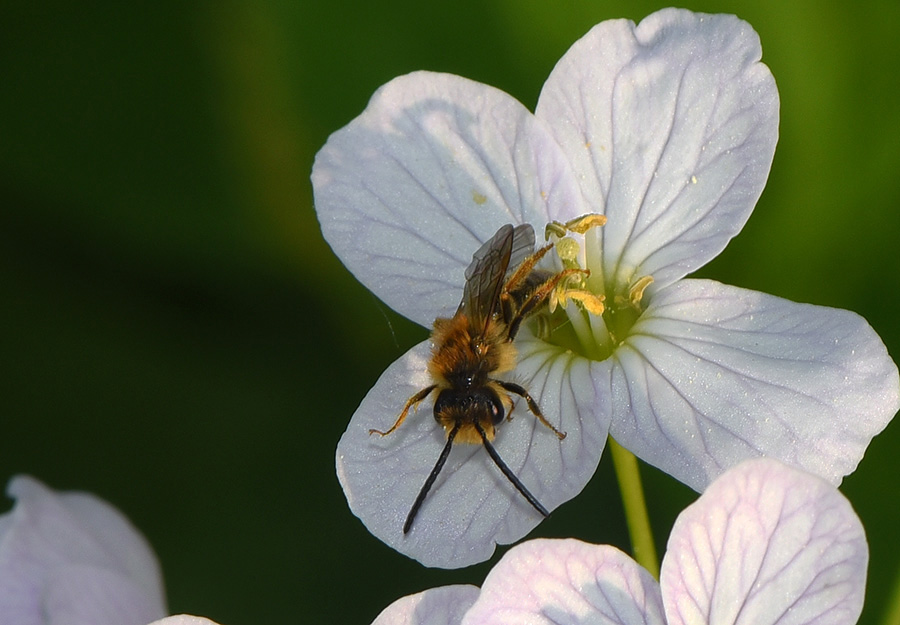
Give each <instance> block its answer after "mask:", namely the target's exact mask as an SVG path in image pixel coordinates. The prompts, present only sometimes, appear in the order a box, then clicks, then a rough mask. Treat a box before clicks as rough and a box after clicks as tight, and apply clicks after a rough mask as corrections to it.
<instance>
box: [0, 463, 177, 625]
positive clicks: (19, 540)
mask: <svg viewBox="0 0 900 625" xmlns="http://www.w3.org/2000/svg"><path fill="white" fill-rule="evenodd" d="M8 494H9V495H10V496H11V497H14V498H15V499H16V505H15V507H14V508H13V510H12V512H9V513H7V514H5V515H3V516H2V517H0V622H3V623H8V624H9V625H43V624H46V625H53V624H63V623H67V624H68V623H71V624H79V623H84V624H88V623H90V624H92V625H144V624H145V623H149V622H150V621H155V620H157V619H159V618H162V616H164V615H165V613H166V608H165V597H164V596H163V584H162V576H161V574H160V570H159V564H157V562H156V557H155V556H154V555H153V551H152V549H151V548H150V545H148V544H147V541H146V540H145V539H144V537H143V536H142V535H141V534H140V532H138V531H137V530H136V529H135V528H134V526H133V525H131V523H130V522H129V521H128V519H126V518H125V517H124V516H122V514H121V513H120V512H119V511H118V510H116V509H115V508H113V507H112V506H110V505H109V504H107V503H106V502H104V501H102V500H100V499H98V498H97V497H94V496H93V495H90V494H88V493H79V492H70V493H56V492H54V491H52V490H50V489H48V488H47V487H46V486H44V485H43V484H41V483H40V482H38V481H37V480H35V479H33V478H31V477H27V476H19V477H16V478H14V479H13V480H12V481H11V482H10V484H9V487H8Z"/></svg>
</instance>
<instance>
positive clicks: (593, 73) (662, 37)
mask: <svg viewBox="0 0 900 625" xmlns="http://www.w3.org/2000/svg"><path fill="white" fill-rule="evenodd" d="M761 55H762V51H761V49H760V44H759V38H758V36H757V34H756V33H755V32H754V31H753V29H752V28H751V27H750V25H749V24H747V23H746V22H743V21H741V20H739V19H738V18H736V17H734V16H732V15H702V14H696V13H691V12H690V11H685V10H678V9H665V10H662V11H659V12H657V13H654V14H652V15H650V16H649V17H647V18H646V19H644V20H643V21H642V22H641V23H640V25H638V26H635V25H634V24H633V23H632V22H630V21H628V20H613V21H607V22H603V23H601V24H599V25H597V26H595V27H594V28H593V29H592V30H591V31H590V32H589V33H588V34H587V35H585V36H584V37H582V38H581V39H580V40H579V41H577V42H576V43H575V44H574V45H573V46H572V47H571V48H570V49H569V51H568V52H567V53H566V54H565V55H564V56H563V58H562V59H561V60H560V61H559V63H558V64H557V65H556V68H555V69H554V70H553V72H552V73H551V75H550V78H549V79H548V80H547V83H546V84H545V86H544V89H543V91H542V92H541V97H540V101H539V102H538V106H537V113H536V114H537V116H538V117H540V118H541V119H544V120H546V121H547V123H548V125H549V126H550V127H551V130H552V131H553V133H554V136H555V137H556V138H557V140H558V141H559V143H560V144H561V145H562V146H563V149H564V150H565V151H566V154H567V155H568V156H569V158H570V160H571V161H572V164H573V168H574V170H575V172H576V174H577V175H578V179H579V181H580V184H581V189H582V192H583V194H584V197H585V200H586V202H587V205H588V210H589V211H591V212H603V213H604V214H605V215H606V216H607V218H608V219H609V221H608V222H607V224H606V226H604V227H603V228H602V229H599V230H598V234H599V236H600V237H602V253H603V267H604V275H605V276H606V279H607V280H608V281H609V282H615V283H616V284H617V285H619V286H620V287H621V286H627V285H628V284H630V283H631V282H633V281H634V280H635V279H636V278H639V277H641V276H646V275H652V276H653V277H654V279H655V280H656V283H655V286H654V288H661V287H663V286H665V285H667V284H669V283H671V282H672V281H674V280H676V279H678V278H681V277H683V276H685V275H686V274H688V273H689V272H691V271H693V270H694V269H697V268H698V267H700V266H702V265H703V264H704V263H706V262H707V261H709V260H710V259H711V258H713V257H714V256H716V255H717V254H718V253H719V252H720V251H721V250H722V249H723V248H724V247H725V245H726V244H727V243H728V241H729V240H730V239H731V238H732V237H733V236H734V235H735V234H737V233H738V231H740V229H741V228H742V227H743V225H744V223H745V222H746V220H747V218H748V217H749V215H750V212H751V211H752V210H753V206H754V205H755V204H756V200H757V199H758V198H759V195H760V193H762V189H763V186H764V185H765V182H766V177H767V176H768V172H769V167H770V165H771V163H772V157H773V154H774V152H775V143H776V140H777V135H778V92H777V90H776V87H775V81H774V79H773V78H772V75H771V73H770V72H769V69H768V68H767V67H766V66H765V65H763V64H761V63H760V62H759V59H760V57H761Z"/></svg>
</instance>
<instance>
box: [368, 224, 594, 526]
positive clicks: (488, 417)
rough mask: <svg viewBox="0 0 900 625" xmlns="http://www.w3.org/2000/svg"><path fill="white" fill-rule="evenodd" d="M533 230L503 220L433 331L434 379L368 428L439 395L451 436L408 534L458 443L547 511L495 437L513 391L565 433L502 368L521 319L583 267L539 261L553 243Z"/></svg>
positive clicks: (511, 356) (440, 417) (509, 365)
mask: <svg viewBox="0 0 900 625" xmlns="http://www.w3.org/2000/svg"><path fill="white" fill-rule="evenodd" d="M534 246H535V239H534V230H533V229H532V227H531V226H530V225H528V224H524V225H519V226H512V225H505V226H502V227H501V228H500V229H499V230H497V233H496V234H494V236H493V237H492V238H491V239H490V240H489V241H487V242H486V243H485V244H484V245H482V246H481V248H479V249H478V251H477V252H475V254H474V255H473V257H472V262H471V263H470V265H469V266H468V268H467V269H466V273H465V277H466V283H465V287H464V289H463V296H462V301H461V302H460V304H459V308H458V309H457V311H456V313H455V314H454V315H453V317H451V318H449V319H448V318H438V319H436V320H435V322H434V328H433V330H432V333H431V341H432V356H431V360H430V361H429V363H428V373H429V375H430V377H431V380H432V383H431V384H430V385H428V386H426V387H425V388H423V389H421V390H420V391H419V392H417V393H416V394H415V395H413V396H412V397H410V398H409V400H407V402H406V405H405V406H404V407H403V411H402V412H401V413H400V416H399V417H398V418H397V420H396V422H395V423H394V425H392V426H391V427H390V428H389V429H388V430H387V431H384V432H382V431H380V430H375V429H372V430H369V434H379V435H381V436H387V435H388V434H390V433H391V432H393V431H394V430H396V429H397V428H398V427H400V425H401V424H402V423H403V421H404V420H405V419H406V416H407V414H408V413H409V411H410V409H415V408H416V407H417V406H418V405H419V404H420V403H421V402H422V401H424V400H425V399H427V398H428V397H429V396H430V395H432V394H435V395H436V396H435V400H434V409H433V411H434V419H435V420H436V421H437V422H438V423H439V424H440V425H441V426H442V427H443V428H444V431H445V432H446V435H447V442H446V444H445V445H444V448H443V450H442V451H441V454H440V456H439V457H438V459H437V462H436V463H435V465H434V468H433V469H432V470H431V473H430V474H429V475H428V478H427V479H426V480H425V483H424V484H423V486H422V489H421V490H420V491H419V494H418V496H417V497H416V499H415V501H414V502H413V504H412V508H411V509H410V511H409V515H408V516H407V517H406V522H405V523H404V525H403V533H404V534H407V533H408V532H409V530H410V528H411V527H412V524H413V521H414V520H415V518H416V514H417V513H418V511H419V508H420V507H421V506H422V503H423V502H424V501H425V498H426V496H427V495H428V492H429V491H430V490H431V487H432V486H433V485H434V482H435V480H437V477H438V475H439V474H440V472H441V469H442V468H443V467H444V464H445V463H446V461H447V458H448V457H449V455H450V450H451V448H452V447H453V444H454V443H465V444H481V445H483V446H484V448H485V450H486V451H487V453H488V455H489V456H490V457H491V460H493V461H494V464H496V465H497V467H498V468H499V469H500V471H501V472H502V473H503V475H504V476H506V479H508V480H509V481H510V482H511V483H512V485H513V486H515V488H516V490H518V491H519V493H521V494H522V496H523V497H525V499H526V500H527V501H528V503H529V504H531V506H532V507H533V508H534V509H535V510H537V511H538V512H539V513H540V514H541V515H543V516H544V517H547V516H548V515H549V514H550V513H549V512H548V511H547V509H546V508H545V507H544V506H543V505H542V504H541V503H540V502H539V501H538V500H537V498H536V497H535V496H534V495H532V494H531V492H530V491H529V490H528V488H527V487H526V486H525V484H523V483H522V481H521V480H519V478H518V477H517V476H516V475H515V473H513V471H512V470H511V469H510V468H509V467H508V466H507V465H506V463H505V462H504V461H503V459H502V458H501V457H500V454H498V453H497V450H496V449H495V448H494V445H493V444H492V441H493V440H494V437H495V432H496V428H497V426H499V425H500V423H501V422H502V421H503V419H504V417H506V418H509V416H508V415H510V413H511V411H512V409H513V400H512V397H511V396H512V395H518V396H519V397H521V398H522V399H524V400H525V403H526V404H527V406H528V410H529V411H530V412H531V413H532V414H533V415H534V416H535V417H536V418H537V419H538V421H540V422H541V423H542V424H544V425H545V426H546V427H547V428H548V429H550V430H551V431H552V432H553V433H554V434H555V435H556V436H557V437H558V438H559V440H563V439H564V438H565V437H566V434H565V433H564V432H561V431H559V430H558V429H557V428H555V427H554V426H553V425H552V424H551V423H550V422H549V421H547V419H546V418H545V417H544V414H543V413H542V412H541V409H540V407H539V406H538V404H537V402H536V401H535V400H534V398H532V397H531V395H529V393H528V391H527V390H526V389H525V388H524V387H522V386H521V385H519V384H516V383H515V382H509V381H506V380H502V379H500V378H498V377H497V376H498V375H501V374H504V373H507V372H509V371H512V370H513V369H515V366H516V359H517V352H516V348H515V345H514V344H513V339H515V337H516V335H517V333H518V332H519V329H520V328H521V326H522V322H523V321H524V320H525V319H526V318H527V317H529V316H530V315H532V314H534V313H536V312H538V311H539V310H541V309H542V307H543V306H544V305H545V304H546V303H547V302H548V299H549V298H550V296H551V294H552V293H553V292H554V290H555V289H556V288H557V287H558V286H560V285H561V284H564V282H563V280H565V279H566V278H567V277H568V276H571V275H572V274H574V273H580V274H583V275H584V276H586V275H588V273H589V272H588V271H587V270H584V269H564V270H563V271H560V272H552V271H547V270H543V269H538V268H537V267H536V265H537V263H538V262H539V261H540V260H541V258H543V257H544V255H546V254H547V252H548V251H549V250H550V249H552V247H553V245H552V244H551V245H547V246H545V247H542V248H540V249H538V250H537V251H535V250H534Z"/></svg>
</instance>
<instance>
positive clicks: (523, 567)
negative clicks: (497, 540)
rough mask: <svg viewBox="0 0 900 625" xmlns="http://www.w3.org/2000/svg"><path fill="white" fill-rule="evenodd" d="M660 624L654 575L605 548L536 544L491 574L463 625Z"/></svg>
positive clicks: (513, 553)
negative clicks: (557, 624)
mask: <svg viewBox="0 0 900 625" xmlns="http://www.w3.org/2000/svg"><path fill="white" fill-rule="evenodd" d="M488 623H490V624H491V625H505V624H508V625H521V624H524V623H527V624H528V625H552V624H555V623H566V624H569V625H580V624H584V625H588V624H595V623H597V624H599V623H603V624H604V625H607V624H608V625H664V624H665V618H664V617H663V606H662V596H661V595H660V590H659V585H658V584H657V582H656V580H655V579H653V576H652V575H650V573H648V572H647V571H646V570H644V569H643V568H642V567H641V566H639V565H638V564H637V563H636V562H635V561H634V560H632V559H631V558H629V557H628V556H627V555H625V554H624V553H622V552H621V551H619V550H618V549H616V548H615V547H610V546H608V545H591V544H588V543H584V542H581V541H578V540H573V539H565V540H549V539H538V540H530V541H528V542H525V543H522V544H521V545H517V546H516V547H513V548H512V549H510V550H509V552H508V553H507V554H506V555H504V556H503V558H502V559H501V560H500V562H498V563H497V565H496V566H495V567H494V568H493V569H492V570H491V572H490V573H489V574H488V576H487V578H486V579H485V580H484V584H483V585H482V587H481V594H480V595H479V596H478V600H477V601H476V602H475V605H473V606H472V609H471V610H469V612H468V613H467V614H466V616H465V618H464V619H463V624H464V625H482V624H488Z"/></svg>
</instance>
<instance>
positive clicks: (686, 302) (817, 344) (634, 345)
mask: <svg viewBox="0 0 900 625" xmlns="http://www.w3.org/2000/svg"><path fill="white" fill-rule="evenodd" d="M613 359H614V369H613V374H612V375H613V382H612V385H613V391H612V392H613V396H614V397H613V406H614V407H615V410H616V412H615V413H614V414H613V421H612V424H611V426H610V430H611V434H612V436H613V438H615V439H616V440H617V441H619V442H620V443H621V444H622V445H624V446H625V447H627V448H628V449H630V450H631V451H633V452H634V453H635V454H637V455H638V456H640V457H641V458H643V459H644V460H646V461H647V462H649V463H650V464H653V465H655V466H657V467H659V468H660V469H662V470H663V471H666V472H667V473H669V474H671V475H673V476H675V477H676V478H678V479H679V480H681V481H683V482H684V483H686V484H688V485H689V486H691V487H693V488H695V489H698V490H702V489H703V488H705V487H706V485H707V484H708V483H709V482H710V481H711V480H712V479H714V478H715V477H716V476H718V475H719V474H721V473H722V472H723V471H724V470H725V469H727V468H729V467H731V466H734V465H735V464H737V463H738V462H740V461H741V460H744V459H747V458H752V457H756V456H761V455H764V456H770V457H774V458H778V459H780V460H782V461H784V462H787V463H789V464H793V465H795V466H798V467H800V468H803V469H805V470H807V471H810V472H812V473H815V474H817V475H819V476H821V477H823V478H825V479H826V480H828V481H829V482H831V483H832V484H835V485H837V484H839V483H840V482H841V479H842V478H843V476H844V475H847V474H849V473H851V472H853V471H854V470H855V468H856V465H857V464H858V463H859V461H860V459H861V458H862V456H863V453H864V452H865V449H866V447H867V446H868V444H869V442H870V441H871V439H872V437H873V436H875V435H876V434H877V433H878V432H880V431H881V430H882V429H884V427H885V426H886V425H887V424H888V422H889V421H890V420H891V418H892V417H893V416H894V414H895V413H896V411H897V408H898V406H900V398H898V397H900V381H898V374H897V367H896V365H895V364H894V363H893V361H892V360H891V359H890V357H889V356H888V354H887V351H886V349H885V347H884V345H883V344H882V342H881V340H880V339H879V338H878V336H877V335H876V334H875V332H874V331H873V330H872V328H871V327H869V325H868V324H867V323H866V321H865V320H864V319H862V318H861V317H859V316H858V315H856V314H854V313H852V312H849V311H845V310H837V309H833V308H825V307H823V306H812V305H809V304H796V303H794V302H790V301H787V300H784V299H781V298H778V297H774V296H771V295H766V294H764V293H758V292H755V291H748V290H744V289H739V288H736V287H732V286H726V285H723V284H719V283H717V282H713V281H710V280H682V281H679V282H678V283H676V284H674V285H672V286H670V287H668V288H666V289H663V290H662V291H660V292H658V293H657V294H656V295H655V296H654V297H653V299H652V300H651V302H650V306H649V307H648V308H647V310H646V311H645V312H644V314H643V315H642V316H641V317H640V319H639V320H638V322H637V323H636V324H635V326H634V327H633V328H632V334H631V336H629V337H628V339H627V340H626V341H625V342H624V343H623V344H622V345H621V346H620V347H619V348H617V349H616V351H615V354H614V356H613Z"/></svg>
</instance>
